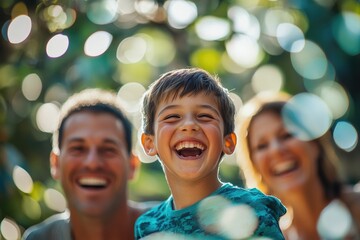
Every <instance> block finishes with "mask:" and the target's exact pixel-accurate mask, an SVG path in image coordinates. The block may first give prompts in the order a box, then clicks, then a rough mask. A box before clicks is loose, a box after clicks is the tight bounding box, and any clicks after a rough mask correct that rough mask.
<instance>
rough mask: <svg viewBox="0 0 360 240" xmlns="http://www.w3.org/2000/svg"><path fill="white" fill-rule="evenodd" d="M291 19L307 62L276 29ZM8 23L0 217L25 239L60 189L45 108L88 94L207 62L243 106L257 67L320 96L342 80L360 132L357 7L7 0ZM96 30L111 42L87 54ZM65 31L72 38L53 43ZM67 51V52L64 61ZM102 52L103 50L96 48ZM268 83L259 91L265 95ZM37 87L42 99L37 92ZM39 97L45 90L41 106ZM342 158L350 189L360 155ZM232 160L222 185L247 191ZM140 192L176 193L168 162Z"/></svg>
mask: <svg viewBox="0 0 360 240" xmlns="http://www.w3.org/2000/svg"><path fill="white" fill-rule="evenodd" d="M21 15H25V16H29V17H30V19H31V23H30V24H31V26H30V29H29V35H28V36H25V38H24V39H23V40H22V41H20V42H14V40H12V37H14V36H15V35H16V34H18V33H19V32H22V33H24V32H26V31H25V30H27V29H22V28H23V27H26V25H25V24H22V25H19V26H20V27H21V28H20V27H19V26H18V28H15V27H13V28H14V29H15V30H14V31H15V33H13V34H14V35H10V34H11V33H10V30H8V29H10V27H9V26H11V23H12V21H13V20H14V19H16V17H17V16H21ZM27 19H28V18H24V21H25V22H26V21H28V20H27ZM281 23H291V24H292V25H282V26H284V27H289V26H290V27H291V28H289V29H288V31H285V35H286V34H288V35H289V32H290V30H294V31H295V32H296V31H297V32H298V33H299V34H298V35H299V36H300V37H299V36H297V35H296V36H295V35H291V34H290V35H289V36H290V39H291V38H296V37H298V38H299V39H298V40H300V42H301V43H304V41H305V40H306V41H311V43H314V44H313V45H315V48H314V49H315V50H316V51H317V52H319V54H318V55H316V56H315V57H314V56H313V55H311V54H310V57H308V58H306V57H307V56H304V55H301V56H300V57H298V55H297V54H296V52H295V51H292V50H289V49H286V43H289V41H290V40H289V39H287V41H288V42H285V43H284V44H283V45H282V42H281V39H282V38H281V37H282V35H281V34H279V33H277V32H276V31H277V30H279V28H277V27H278V26H279V25H280V24H281ZM0 26H1V27H2V31H1V33H2V37H1V38H0V54H1V58H0V157H1V158H0V221H1V220H2V219H4V218H7V219H11V220H13V221H14V222H16V224H17V225H18V227H19V229H20V230H19V231H20V232H22V231H23V230H24V229H25V228H27V227H29V226H30V225H32V224H35V223H37V222H40V221H41V220H43V219H45V218H46V217H48V216H49V215H51V214H53V213H54V212H55V210H53V209H50V208H49V207H48V205H47V204H45V200H44V192H46V189H49V188H52V189H57V190H59V191H61V188H60V186H59V185H58V183H57V182H55V181H54V180H52V179H51V176H50V171H49V162H48V156H49V153H50V150H51V132H49V131H44V130H42V128H41V126H39V119H38V118H37V116H38V110H39V109H40V107H41V106H42V105H43V104H45V103H53V104H54V106H60V105H61V103H63V102H64V101H65V99H66V98H67V97H68V96H69V95H71V94H72V93H74V92H77V91H79V90H81V89H84V88H89V87H101V88H106V89H113V90H115V91H118V90H119V89H120V88H121V87H122V86H124V85H125V84H127V83H131V82H137V83H140V84H141V85H143V86H144V87H145V88H146V87H147V86H148V85H149V84H150V83H151V82H152V81H153V80H154V79H156V78H157V77H158V76H159V75H160V74H161V73H164V72H166V71H168V70H172V69H175V68H180V67H187V66H198V67H201V68H204V69H206V70H208V71H209V72H211V73H215V74H217V75H219V77H220V78H221V79H222V81H223V83H224V85H225V86H226V87H227V88H229V89H230V90H231V92H232V93H234V94H236V95H238V96H239V97H240V99H241V101H242V102H244V101H246V100H247V99H249V98H250V97H251V96H253V95H254V94H255V93H256V92H258V91H259V90H257V89H256V87H254V86H255V85H254V84H255V83H254V81H255V80H254V79H255V78H254V76H255V75H256V73H258V70H259V69H260V68H261V67H262V66H271V67H272V69H275V70H276V71H277V72H278V73H280V85H279V86H280V87H279V89H277V90H280V89H281V90H283V91H286V92H289V93H291V94H297V93H300V92H304V91H309V92H312V91H313V92H315V93H316V92H318V93H319V92H321V91H315V89H318V88H317V87H318V86H319V85H321V84H322V83H323V82H324V81H325V82H329V81H330V82H336V83H337V84H338V85H336V86H339V87H338V88H337V89H335V90H336V91H340V90H341V89H342V91H343V92H344V94H345V96H346V97H348V99H347V100H348V101H349V106H342V107H343V108H347V107H348V109H346V110H345V111H344V114H342V115H341V116H338V118H336V119H334V123H336V121H340V120H346V121H348V122H350V123H352V124H353V125H354V127H355V128H356V129H360V112H359V107H358V106H359V105H360V84H359V80H360V68H359V66H360V2H359V1H357V0H343V1H336V0H328V1H327V0H316V1H315V0H306V1H298V0H289V1H281V0H278V1H276V0H275V1H267V0H256V1H254V0H226V1H220V0H200V1H182V0H175V1H166V0H162V1H160V0H159V1H152V0H144V1H136V0H118V1H115V0H91V1H85V0H75V1H70V0H49V1H48V0H42V1H40V0H26V1H15V0H2V1H1V2H0ZM294 26H296V27H294ZM98 31H102V32H106V33H107V35H106V34H105V35H104V36H107V38H102V40H97V41H95V45H94V44H93V46H90V47H92V48H93V50H86V49H84V45H86V44H87V43H88V40H89V39H90V36H92V34H93V33H95V32H98ZM58 34H62V35H61V36H60V37H62V38H61V39H62V40H63V41H62V42H56V43H55V44H53V45H51V44H50V43H51V41H50V40H51V39H52V38H53V37H55V36H57V35H58ZM276 34H278V35H276ZM301 35H303V39H301ZM64 36H66V37H64ZM64 39H65V40H66V39H68V45H66V41H65V40H64ZM104 39H107V42H106V41H105V40H104ZM294 42H295V41H294ZM294 42H292V43H294ZM107 43H108V45H109V46H108V47H106V46H107V45H106V44H107ZM242 44H243V45H242ZM305 44H307V43H305ZM89 45H90V44H89ZM308 45H309V46H313V45H311V44H308ZM51 46H52V48H51ZM54 46H55V47H54ZM292 46H294V45H292ZM62 48H64V51H63V53H58V55H56V50H59V49H62ZM94 48H95V50H94ZM101 48H104V49H103V52H101V53H98V54H96V53H94V52H96V51H101ZM51 50H52V51H54V52H55V53H51ZM315 50H314V52H316V51H315ZM91 51H92V52H91ZM243 51H245V53H243ZM246 51H249V52H246ZM310 52H311V51H310ZM321 53H324V54H321ZM52 54H53V55H52ZM54 54H55V55H54ZM91 54H93V55H92V56H91ZM296 57H298V58H296ZM316 57H318V58H319V59H318V60H319V62H322V63H324V62H325V63H324V64H325V68H324V69H325V72H326V74H325V76H320V77H319V76H315V77H313V75H311V74H312V73H313V72H314V74H315V73H316V72H317V70H318V69H321V67H322V66H323V65H324V64H323V65H321V64H319V65H316V64H318V63H319V62H316V61H315V60H317V59H314V58H316ZM313 60H314V63H315V65H314V64H313V62H312V61H313ZM309 62H311V63H310V66H308V65H309ZM274 66H275V68H273V67H274ZM312 71H313V72H312ZM34 73H35V74H36V75H35V76H37V77H38V78H39V79H40V85H36V84H35V83H36V82H35V81H33V82H31V81H30V87H27V88H26V86H27V85H25V84H24V82H25V79H26V78H27V77H28V76H29V75H30V74H34ZM276 76H278V75H276ZM263 78H264V76H263ZM267 78H268V79H267ZM272 78H274V79H275V75H268V76H266V75H265V80H266V81H268V82H267V85H269V86H268V88H269V89H272V88H273V87H274V86H275V85H276V82H272V80H273V79H272ZM319 79H320V80H319ZM318 80H319V81H318ZM37 83H38V82H37ZM265 85H266V84H264V83H262V84H260V88H264V86H265ZM36 86H37V88H35V87H36ZM38 88H39V89H40V90H38V94H36V91H35V90H34V89H38ZM339 89H340V90H339ZM265 90H266V89H265ZM320 90H321V89H320ZM29 94H30V95H31V94H33V95H34V94H35V97H34V99H30V98H29V96H28V95H29ZM320 95H321V94H320ZM345 102H346V101H345ZM51 117H52V116H51V114H48V116H45V117H44V119H45V120H44V119H43V121H45V122H46V121H48V122H50V121H51ZM134 118H136V116H135V117H134ZM135 125H136V124H135ZM136 126H137V127H136V128H138V124H137V125H136ZM341 153H343V154H344V156H345V157H346V160H344V163H345V165H346V166H347V170H348V175H349V182H350V183H354V182H356V181H358V180H359V179H360V174H359V173H358V171H356V169H359V168H358V167H359V163H358V162H356V160H357V159H358V158H359V150H358V148H355V150H353V151H351V152H349V153H345V152H341ZM232 158H233V157H231V158H230V159H229V160H225V161H224V162H223V164H222V166H221V171H220V174H221V178H222V179H223V180H224V181H231V182H233V183H235V184H238V185H242V181H241V179H240V177H239V170H238V168H237V166H236V165H235V164H234V159H232ZM15 166H20V167H22V168H23V169H25V170H26V171H27V172H28V173H29V174H30V176H31V178H32V180H33V190H32V191H31V192H30V193H24V192H22V191H20V190H19V188H18V187H16V186H15V184H14V179H13V169H14V167H15ZM354 166H355V167H354ZM130 186H131V193H130V196H131V198H132V199H134V200H137V201H143V200H161V199H164V198H166V197H167V196H168V195H169V190H168V187H167V185H166V181H165V178H164V176H163V173H162V171H161V166H160V164H159V163H158V162H155V163H149V164H147V163H144V164H142V166H141V169H140V171H139V173H138V176H137V178H136V179H135V180H134V181H133V182H131V185H130ZM29 209H38V211H35V210H34V211H30V210H29Z"/></svg>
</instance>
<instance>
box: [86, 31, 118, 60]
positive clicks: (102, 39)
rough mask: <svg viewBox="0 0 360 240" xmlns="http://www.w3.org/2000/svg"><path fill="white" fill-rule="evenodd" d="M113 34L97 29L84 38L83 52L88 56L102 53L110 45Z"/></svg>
mask: <svg viewBox="0 0 360 240" xmlns="http://www.w3.org/2000/svg"><path fill="white" fill-rule="evenodd" d="M112 39H113V36H112V35H111V34H110V33H108V32H106V31H98V32H95V33H93V34H91V35H90V36H89V37H88V39H86V42H85V45H84V52H85V54H86V55H88V56H90V57H97V56H100V55H101V54H103V53H104V52H105V51H106V50H107V49H108V48H109V46H110V44H111V41H112Z"/></svg>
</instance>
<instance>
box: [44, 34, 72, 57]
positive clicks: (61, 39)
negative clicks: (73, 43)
mask: <svg viewBox="0 0 360 240" xmlns="http://www.w3.org/2000/svg"><path fill="white" fill-rule="evenodd" d="M68 47H69V38H68V36H66V35H63V34H57V35H55V36H53V37H52V38H50V40H49V41H48V43H47V44H46V53H47V55H48V56H49V57H51V58H58V57H61V56H62V55H64V53H65V52H66V51H67V49H68Z"/></svg>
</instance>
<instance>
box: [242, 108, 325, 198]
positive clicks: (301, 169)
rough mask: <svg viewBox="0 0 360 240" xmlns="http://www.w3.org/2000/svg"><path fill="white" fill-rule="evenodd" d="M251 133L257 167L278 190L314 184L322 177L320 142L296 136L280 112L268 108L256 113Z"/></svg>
mask: <svg viewBox="0 0 360 240" xmlns="http://www.w3.org/2000/svg"><path fill="white" fill-rule="evenodd" d="M248 137H249V148H250V149H249V150H250V156H251V158H252V161H253V163H254V165H255V168H256V169H257V171H259V173H260V174H261V176H262V178H263V181H264V183H265V184H266V185H267V186H268V187H269V189H270V191H271V192H273V193H274V194H279V195H281V194H284V193H288V192H289V191H293V190H296V189H298V188H304V187H307V186H311V184H313V183H314V180H315V179H317V178H318V176H317V160H318V156H319V147H318V145H317V144H316V143H315V142H314V141H309V142H305V141H301V140H299V139H297V138H295V137H294V136H292V135H291V134H290V133H289V132H288V131H287V129H286V128H285V126H284V123H283V121H282V118H281V116H280V115H279V114H278V113H276V112H274V111H265V112H263V113H260V114H259V115H258V116H256V117H255V118H254V119H253V120H252V123H251V125H250V128H249V136H248Z"/></svg>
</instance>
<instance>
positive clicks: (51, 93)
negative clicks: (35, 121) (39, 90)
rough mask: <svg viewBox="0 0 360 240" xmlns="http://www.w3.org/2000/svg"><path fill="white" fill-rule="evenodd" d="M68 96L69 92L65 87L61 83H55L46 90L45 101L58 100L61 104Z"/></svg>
mask: <svg viewBox="0 0 360 240" xmlns="http://www.w3.org/2000/svg"><path fill="white" fill-rule="evenodd" d="M68 97H69V93H68V92H67V90H66V89H65V87H64V86H63V85H62V84H60V83H55V84H53V85H52V86H50V87H49V88H48V89H47V90H46V92H45V97H44V101H45V102H58V103H60V104H61V103H64V102H65V101H66V99H67V98H68Z"/></svg>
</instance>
